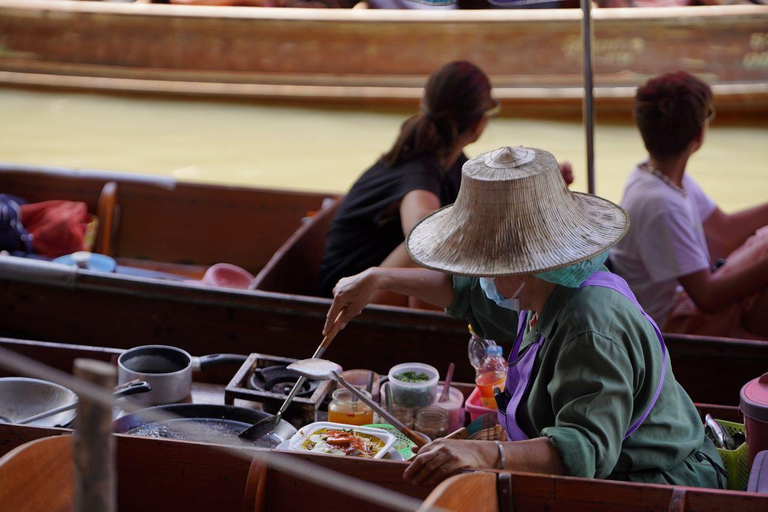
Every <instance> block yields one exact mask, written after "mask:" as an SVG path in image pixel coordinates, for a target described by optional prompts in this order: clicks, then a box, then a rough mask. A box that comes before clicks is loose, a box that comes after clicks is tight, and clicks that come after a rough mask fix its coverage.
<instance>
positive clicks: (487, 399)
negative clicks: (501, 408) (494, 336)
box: [475, 344, 507, 409]
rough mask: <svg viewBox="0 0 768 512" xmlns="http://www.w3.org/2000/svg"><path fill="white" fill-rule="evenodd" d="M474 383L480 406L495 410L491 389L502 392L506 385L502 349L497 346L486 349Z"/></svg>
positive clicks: (505, 370) (505, 367) (505, 368)
mask: <svg viewBox="0 0 768 512" xmlns="http://www.w3.org/2000/svg"><path fill="white" fill-rule="evenodd" d="M475 383H476V384H477V389H478V391H479V392H480V403H481V404H482V406H483V407H487V408H489V409H496V399H495V398H494V396H493V388H499V389H500V390H502V391H503V390H504V386H505V385H506V383H507V360H506V359H504V355H503V351H502V348H501V347H499V346H498V345H495V344H494V345H493V346H490V347H488V348H487V349H486V357H485V359H484V360H483V363H482V364H481V365H480V368H478V370H477V376H476V377H475Z"/></svg>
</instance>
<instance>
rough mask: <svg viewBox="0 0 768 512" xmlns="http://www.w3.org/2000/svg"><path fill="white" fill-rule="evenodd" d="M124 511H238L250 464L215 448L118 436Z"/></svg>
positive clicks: (121, 508) (120, 497)
mask: <svg viewBox="0 0 768 512" xmlns="http://www.w3.org/2000/svg"><path fill="white" fill-rule="evenodd" d="M117 441H118V442H117V460H118V466H117V468H118V474H119V475H120V478H119V481H118V499H119V504H118V505H119V510H120V511H121V512H132V511H135V512H167V511H169V510H184V511H187V512H197V511H199V512H205V511H211V510H216V511H220V512H230V511H231V512H240V511H241V510H242V507H243V498H244V496H245V483H246V481H247V478H248V469H249V467H250V462H249V461H247V460H243V459H242V458H239V457H236V456H234V455H231V454H229V453H226V452H222V451H221V450H217V449H216V448H215V447H214V446H209V445H204V444H195V443H187V442H184V441H169V440H162V439H149V438H140V437H132V436H123V435H118V436H117Z"/></svg>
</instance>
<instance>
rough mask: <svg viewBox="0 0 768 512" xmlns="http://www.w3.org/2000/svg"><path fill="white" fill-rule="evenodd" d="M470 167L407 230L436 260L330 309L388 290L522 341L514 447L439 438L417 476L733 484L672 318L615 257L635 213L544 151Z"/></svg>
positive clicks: (344, 285) (352, 310)
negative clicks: (664, 320)
mask: <svg viewBox="0 0 768 512" xmlns="http://www.w3.org/2000/svg"><path fill="white" fill-rule="evenodd" d="M462 174H463V176H462V186H461V190H460V191H459V195H458V198H457V200H456V203H455V204H454V205H451V206H447V207H445V208H443V209H440V210H438V211H436V212H434V213H433V214H430V215H429V216H427V217H425V218H424V219H422V220H421V221H420V222H419V223H418V224H417V225H416V226H415V227H414V228H413V230H412V231H411V232H410V234H409V235H408V239H407V241H406V244H407V249H408V252H409V254H410V255H411V257H412V258H413V259H414V261H416V262H417V263H419V265H421V266H422V267H425V268H424V269H382V268H373V269H369V270H367V271H365V272H363V273H361V274H358V275H356V276H352V277H349V278H346V279H342V280H341V281H339V283H338V284H337V286H336V288H335V289H334V301H333V304H332V306H331V309H330V311H329V313H328V318H329V319H335V318H336V316H337V315H338V313H339V312H341V311H342V310H343V313H342V316H341V321H342V322H343V324H344V325H345V324H346V323H347V322H349V320H351V319H352V317H354V316H355V315H357V314H359V313H360V311H361V310H362V308H363V307H365V305H366V304H368V303H369V302H370V300H371V298H372V297H373V296H374V295H375V294H376V293H377V292H378V291H379V290H381V289H385V290H393V291H396V292H399V293H405V294H408V295H411V296H415V297H418V298H420V299H422V300H425V301H429V302H432V303H434V304H436V305H438V306H441V307H444V308H446V312H447V313H449V314H451V315H453V316H458V317H461V318H465V319H467V320H468V321H469V322H470V323H471V324H472V327H473V328H474V330H475V332H477V333H478V334H480V335H481V336H484V337H487V338H493V339H495V340H496V341H509V342H511V343H512V345H513V348H512V350H511V352H510V355H509V371H508V375H507V384H506V386H507V387H506V390H505V391H504V394H503V396H499V400H498V401H499V413H498V419H499V423H500V424H501V426H502V427H503V428H504V430H505V431H506V438H507V439H506V442H500V441H466V440H439V439H438V440H437V441H434V442H432V443H430V444H429V445H427V446H425V447H424V448H422V449H421V450H419V452H418V455H417V457H416V458H415V459H414V461H413V463H412V464H411V465H410V466H409V468H408V469H407V470H406V472H405V474H404V478H406V479H408V480H411V481H413V482H414V483H434V482H437V481H439V480H441V479H443V478H445V477H446V476H447V475H449V474H451V473H453V472H454V471H456V470H458V469H461V468H496V469H498V468H503V469H511V470H519V471H529V472H540V473H549V474H564V475H571V476H580V477H593V478H609V479H614V480H626V481H634V482H648V483H662V484H664V483H666V484H674V485H688V486H699V487H718V486H719V485H722V483H723V482H724V479H722V477H721V472H722V469H721V466H722V461H721V460H720V458H719V455H718V454H717V451H716V450H715V447H714V445H713V444H712V442H711V441H710V440H709V439H708V438H707V437H706V435H705V434H704V429H703V426H702V424H701V421H700V419H699V417H698V414H697V412H696V409H695V407H694V405H693V403H692V402H691V399H690V398H689V397H688V395H687V394H686V393H685V391H684V390H683V389H682V387H681V386H680V385H679V384H678V383H677V381H676V380H675V377H674V374H673V372H672V367H671V364H670V361H669V356H668V354H667V351H666V347H665V346H664V340H663V338H662V336H661V333H660V332H659V330H658V327H657V326H656V324H655V323H654V322H653V320H652V319H651V318H650V317H648V316H647V315H646V314H645V313H644V312H643V311H642V309H641V308H640V306H639V305H638V304H637V301H636V300H635V298H634V296H633V295H632V292H631V291H630V290H629V287H628V286H627V285H626V283H625V282H624V281H623V280H622V279H621V278H619V277H617V276H615V275H614V274H611V273H610V272H608V271H607V269H606V268H605V267H604V266H603V263H604V261H605V259H606V256H607V252H608V249H609V248H610V247H612V246H613V245H614V244H615V243H616V242H617V241H618V240H619V239H620V238H621V237H622V236H624V234H625V233H626V231H627V229H628V227H629V220H628V218H627V215H626V213H625V212H624V210H622V209H621V207H619V206H617V205H615V204H613V203H611V202H610V201H607V200H605V199H602V198H600V197H597V196H594V195H589V194H581V193H576V192H571V191H569V190H568V189H567V187H566V185H565V183H564V182H563V179H562V177H561V176H560V173H559V170H558V165H557V161H556V160H555V158H554V156H553V155H552V154H551V153H548V152H547V151H544V150H541V149H535V148H524V147H515V148H510V147H507V148H501V149H497V150H495V151H491V152H489V153H485V154H482V155H480V156H478V157H476V158H473V159H472V160H470V161H468V162H467V163H466V164H465V165H464V167H463V169H462ZM330 323H331V322H330V321H327V322H326V327H325V330H328V329H329V324H330ZM504 402H506V403H504Z"/></svg>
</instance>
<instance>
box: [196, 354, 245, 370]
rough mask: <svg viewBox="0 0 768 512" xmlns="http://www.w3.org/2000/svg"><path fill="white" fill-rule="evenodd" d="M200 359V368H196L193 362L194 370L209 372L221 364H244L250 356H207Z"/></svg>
mask: <svg viewBox="0 0 768 512" xmlns="http://www.w3.org/2000/svg"><path fill="white" fill-rule="evenodd" d="M197 359H198V362H199V363H198V364H199V366H198V367H196V368H195V366H197V365H195V364H194V362H195V361H193V368H192V369H193V370H198V369H199V370H207V369H208V368H210V367H211V366H216V365H220V364H228V363H232V364H235V363H236V364H243V363H244V362H245V361H246V360H247V359H248V356H243V355H240V354H209V355H207V356H201V357H199V358H197Z"/></svg>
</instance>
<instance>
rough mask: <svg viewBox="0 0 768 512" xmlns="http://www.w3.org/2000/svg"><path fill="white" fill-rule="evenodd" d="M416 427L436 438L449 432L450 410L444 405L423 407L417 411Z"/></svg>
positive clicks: (419, 430)
mask: <svg viewBox="0 0 768 512" xmlns="http://www.w3.org/2000/svg"><path fill="white" fill-rule="evenodd" d="M414 428H415V429H416V430H417V431H418V432H421V433H422V434H426V435H428V436H429V438H430V439H432V440H434V439H437V438H438V437H445V436H446V435H447V434H448V411H446V410H445V409H443V408H442V407H437V406H432V405H431V406H429V407H422V408H421V409H419V410H418V412H417V413H416V422H415V424H414Z"/></svg>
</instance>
